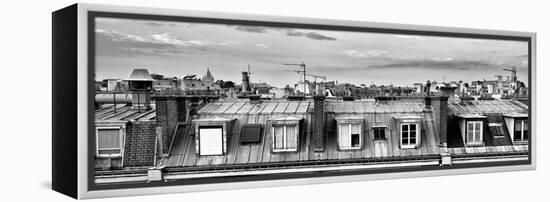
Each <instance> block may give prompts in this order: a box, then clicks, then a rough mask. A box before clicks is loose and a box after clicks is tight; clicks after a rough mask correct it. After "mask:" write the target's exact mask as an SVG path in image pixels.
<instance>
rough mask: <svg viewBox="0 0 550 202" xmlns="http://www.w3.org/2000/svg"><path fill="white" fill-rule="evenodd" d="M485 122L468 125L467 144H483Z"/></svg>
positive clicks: (471, 122) (472, 122)
mask: <svg viewBox="0 0 550 202" xmlns="http://www.w3.org/2000/svg"><path fill="white" fill-rule="evenodd" d="M482 126H483V121H468V122H467V124H466V127H467V128H466V143H467V144H481V143H482V140H483V127H482Z"/></svg>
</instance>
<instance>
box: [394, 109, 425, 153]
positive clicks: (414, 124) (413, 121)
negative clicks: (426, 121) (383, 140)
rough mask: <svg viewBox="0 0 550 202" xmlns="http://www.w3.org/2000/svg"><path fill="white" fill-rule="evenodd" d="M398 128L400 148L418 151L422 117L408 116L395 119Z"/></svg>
mask: <svg viewBox="0 0 550 202" xmlns="http://www.w3.org/2000/svg"><path fill="white" fill-rule="evenodd" d="M394 119H395V120H396V122H397V123H396V125H397V126H398V127H399V128H398V135H399V136H398V137H399V140H400V141H399V144H400V145H399V146H400V148H401V149H416V148H418V146H419V145H420V141H421V138H420V133H421V131H422V130H421V127H422V124H421V123H422V122H421V121H422V117H420V116H414V115H407V116H402V117H394Z"/></svg>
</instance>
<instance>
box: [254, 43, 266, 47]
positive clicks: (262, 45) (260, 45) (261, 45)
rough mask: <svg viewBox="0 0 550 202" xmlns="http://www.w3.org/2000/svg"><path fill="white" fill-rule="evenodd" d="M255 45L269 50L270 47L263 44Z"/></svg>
mask: <svg viewBox="0 0 550 202" xmlns="http://www.w3.org/2000/svg"><path fill="white" fill-rule="evenodd" d="M254 45H255V46H258V47H261V48H269V46H268V45H265V44H261V43H259V44H254Z"/></svg>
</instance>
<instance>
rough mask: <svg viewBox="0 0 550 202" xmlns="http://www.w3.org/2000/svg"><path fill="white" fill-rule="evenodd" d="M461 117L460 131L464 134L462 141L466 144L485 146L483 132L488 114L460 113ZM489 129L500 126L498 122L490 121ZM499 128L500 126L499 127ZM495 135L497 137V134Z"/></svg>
mask: <svg viewBox="0 0 550 202" xmlns="http://www.w3.org/2000/svg"><path fill="white" fill-rule="evenodd" d="M458 117H459V118H460V121H459V126H460V133H461V134H462V141H464V145H465V146H483V145H484V144H485V143H484V140H483V134H484V128H485V124H486V122H487V116H484V115H481V114H461V115H458ZM487 125H488V126H489V130H491V129H495V127H498V124H496V123H489V124H487ZM497 129H498V128H497ZM495 137H497V136H496V135H495Z"/></svg>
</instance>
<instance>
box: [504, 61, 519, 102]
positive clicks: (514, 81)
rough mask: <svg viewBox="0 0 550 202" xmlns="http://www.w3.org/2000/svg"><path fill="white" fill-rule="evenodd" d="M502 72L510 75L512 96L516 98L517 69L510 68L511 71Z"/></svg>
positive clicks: (514, 67)
mask: <svg viewBox="0 0 550 202" xmlns="http://www.w3.org/2000/svg"><path fill="white" fill-rule="evenodd" d="M504 71H508V72H510V73H511V74H512V78H511V79H512V82H511V83H512V90H513V91H514V95H516V96H517V89H516V86H517V81H518V77H517V73H518V68H517V67H516V66H512V68H511V69H506V68H504Z"/></svg>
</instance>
